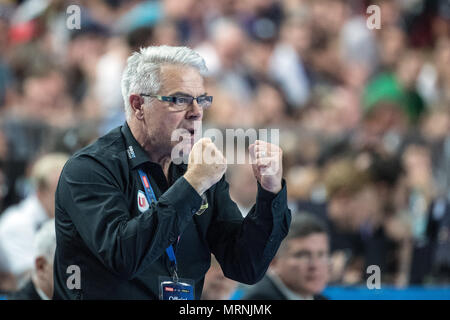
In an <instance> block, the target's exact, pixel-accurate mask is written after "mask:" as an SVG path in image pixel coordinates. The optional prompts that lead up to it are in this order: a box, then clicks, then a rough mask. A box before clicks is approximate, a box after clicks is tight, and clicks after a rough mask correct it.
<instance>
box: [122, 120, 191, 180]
mask: <svg viewBox="0 0 450 320" xmlns="http://www.w3.org/2000/svg"><path fill="white" fill-rule="evenodd" d="M120 131H121V132H122V135H123V137H124V140H125V146H126V147H125V148H126V150H125V151H126V153H127V157H128V161H129V162H130V164H131V169H134V168H136V167H138V166H140V165H142V164H143V163H149V164H154V165H156V166H159V164H157V163H153V162H151V161H150V159H149V157H148V155H147V153H146V152H145V150H144V149H143V148H142V147H141V145H140V144H139V143H138V142H137V141H136V138H135V137H134V136H133V133H132V132H131V129H130V127H129V126H128V123H127V122H126V121H125V123H124V125H123V126H122V128H121V129H120ZM186 163H187V158H186V159H184V161H183V163H181V164H179V165H175V168H176V170H177V173H178V174H183V173H184V172H185V171H186V169H187V164H186Z"/></svg>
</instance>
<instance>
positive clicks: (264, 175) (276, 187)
mask: <svg viewBox="0 0 450 320" xmlns="http://www.w3.org/2000/svg"><path fill="white" fill-rule="evenodd" d="M248 149H249V152H250V159H251V163H252V167H253V174H254V175H255V178H256V180H258V182H259V184H260V185H261V187H263V188H264V189H265V190H267V191H269V192H272V193H275V194H276V193H278V192H280V190H281V178H282V175H283V167H282V154H283V151H282V150H281V148H280V147H278V146H277V145H274V144H271V143H268V142H265V141H261V140H256V141H255V143H253V144H251V145H250V146H249V148H248Z"/></svg>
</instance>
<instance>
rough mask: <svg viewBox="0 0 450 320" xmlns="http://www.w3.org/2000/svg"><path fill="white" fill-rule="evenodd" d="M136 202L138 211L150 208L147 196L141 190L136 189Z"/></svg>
mask: <svg viewBox="0 0 450 320" xmlns="http://www.w3.org/2000/svg"><path fill="white" fill-rule="evenodd" d="M137 203H138V209H139V211H140V212H144V211H145V210H148V208H150V205H149V203H148V201H147V197H146V196H145V193H144V191H141V190H139V191H138V194H137Z"/></svg>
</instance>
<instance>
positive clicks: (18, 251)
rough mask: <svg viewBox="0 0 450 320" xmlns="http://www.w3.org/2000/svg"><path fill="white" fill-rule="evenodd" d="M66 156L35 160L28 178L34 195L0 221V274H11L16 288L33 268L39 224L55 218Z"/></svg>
mask: <svg viewBox="0 0 450 320" xmlns="http://www.w3.org/2000/svg"><path fill="white" fill-rule="evenodd" d="M67 159H68V157H67V156H66V155H65V154H47V155H44V156H43V157H41V158H40V159H38V160H37V161H36V163H35V164H34V166H33V169H32V173H31V179H32V181H33V183H34V187H35V192H33V193H31V194H30V195H29V196H28V197H27V198H25V199H24V200H23V201H22V202H20V203H19V204H17V205H15V206H12V207H10V208H8V209H7V210H6V211H5V212H4V213H3V214H2V216H1V219H0V257H2V261H0V271H2V272H7V273H10V274H13V275H14V277H15V278H16V280H17V285H19V286H20V285H21V284H23V282H24V281H25V280H27V279H28V278H29V273H30V271H31V270H32V268H33V238H34V236H35V234H36V232H37V231H38V230H39V228H40V227H41V225H42V224H43V223H44V222H46V221H47V220H49V219H51V218H53V217H54V216H55V191H56V186H57V184H58V179H59V175H60V173H61V170H62V168H63V166H64V164H65V163H66V161H67Z"/></svg>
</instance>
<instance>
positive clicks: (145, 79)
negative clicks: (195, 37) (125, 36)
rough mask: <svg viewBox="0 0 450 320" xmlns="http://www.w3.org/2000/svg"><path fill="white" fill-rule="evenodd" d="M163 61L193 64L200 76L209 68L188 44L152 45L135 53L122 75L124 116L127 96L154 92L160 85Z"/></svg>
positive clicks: (126, 109)
mask: <svg viewBox="0 0 450 320" xmlns="http://www.w3.org/2000/svg"><path fill="white" fill-rule="evenodd" d="M166 64H170V65H179V66H187V67H193V68H195V69H197V70H198V71H199V73H200V74H201V75H205V74H206V72H207V71H208V69H207V67H206V64H205V60H204V59H203V58H202V57H201V56H200V55H199V54H198V53H197V52H195V51H194V50H192V49H190V48H187V47H171V46H154V47H147V48H141V50H140V52H134V53H133V54H132V55H131V56H130V57H129V58H128V60H127V65H126V67H125V70H124V72H123V74H122V96H123V101H124V106H125V112H126V117H127V119H128V118H129V117H130V116H131V113H132V110H131V106H130V101H129V97H130V95H131V94H133V93H134V94H141V93H145V94H157V93H158V91H159V90H160V86H161V81H160V70H161V66H163V65H166Z"/></svg>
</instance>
